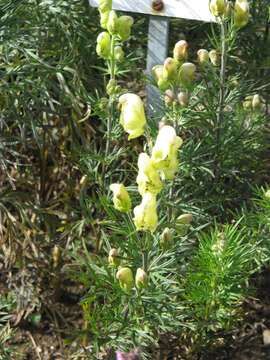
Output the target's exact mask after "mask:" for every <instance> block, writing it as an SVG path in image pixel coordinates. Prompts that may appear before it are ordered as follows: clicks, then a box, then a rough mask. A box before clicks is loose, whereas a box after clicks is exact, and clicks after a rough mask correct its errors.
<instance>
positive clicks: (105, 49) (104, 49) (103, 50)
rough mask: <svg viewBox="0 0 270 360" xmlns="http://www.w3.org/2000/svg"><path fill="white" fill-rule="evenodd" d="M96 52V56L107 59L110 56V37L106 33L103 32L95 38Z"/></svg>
mask: <svg viewBox="0 0 270 360" xmlns="http://www.w3.org/2000/svg"><path fill="white" fill-rule="evenodd" d="M96 52H97V54H98V56H100V57H102V58H104V59H108V58H109V57H110V55H111V37H110V35H109V33H107V31H103V32H102V33H100V34H99V35H98V37H97V47H96Z"/></svg>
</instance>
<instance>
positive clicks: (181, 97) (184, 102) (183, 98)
mask: <svg viewBox="0 0 270 360" xmlns="http://www.w3.org/2000/svg"><path fill="white" fill-rule="evenodd" d="M177 99H178V102H179V105H181V106H182V107H187V106H188V103H189V95H188V93H187V92H184V91H181V92H180V93H179V94H178V95H177Z"/></svg>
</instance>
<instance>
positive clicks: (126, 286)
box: [116, 267, 134, 292]
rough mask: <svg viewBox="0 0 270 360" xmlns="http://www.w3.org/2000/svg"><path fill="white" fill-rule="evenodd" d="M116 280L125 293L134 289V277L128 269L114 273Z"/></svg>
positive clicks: (124, 268)
mask: <svg viewBox="0 0 270 360" xmlns="http://www.w3.org/2000/svg"><path fill="white" fill-rule="evenodd" d="M116 279H117V280H119V283H120V286H121V288H122V289H123V290H125V291H127V292H129V291H130V290H131V289H132V288H133V287H134V277H133V274H132V271H131V269H130V268H128V267H123V268H121V269H119V270H118V271H117V273H116Z"/></svg>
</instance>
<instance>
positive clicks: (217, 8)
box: [210, 0, 227, 17]
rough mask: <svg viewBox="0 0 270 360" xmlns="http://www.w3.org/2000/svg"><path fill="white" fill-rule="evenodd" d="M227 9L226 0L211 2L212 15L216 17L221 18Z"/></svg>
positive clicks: (213, 0)
mask: <svg viewBox="0 0 270 360" xmlns="http://www.w3.org/2000/svg"><path fill="white" fill-rule="evenodd" d="M226 8H227V1H226V0H211V1H210V10H211V13H212V14H213V15H214V16H216V17H221V16H223V15H225V13H226Z"/></svg>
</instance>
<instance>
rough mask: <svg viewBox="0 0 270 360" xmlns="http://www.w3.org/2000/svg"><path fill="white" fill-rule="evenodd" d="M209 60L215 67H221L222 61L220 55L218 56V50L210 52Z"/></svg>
mask: <svg viewBox="0 0 270 360" xmlns="http://www.w3.org/2000/svg"><path fill="white" fill-rule="evenodd" d="M209 58H210V61H211V63H212V64H213V65H214V66H218V65H219V63H220V59H219V54H218V52H217V50H211V51H210V52H209Z"/></svg>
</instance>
